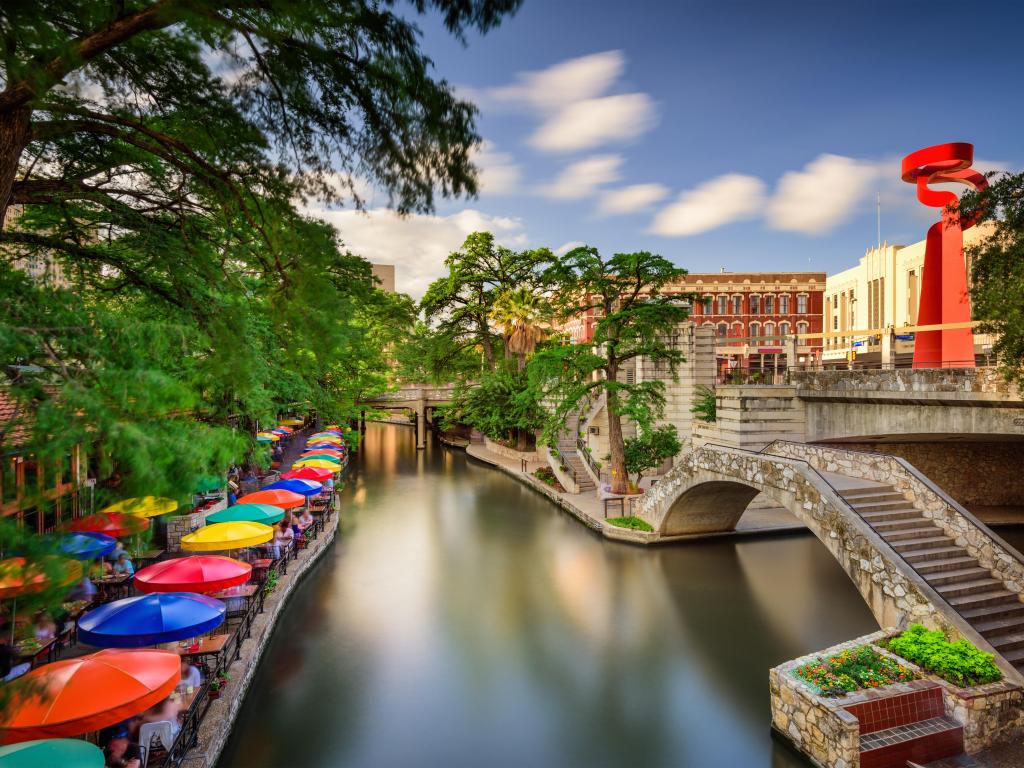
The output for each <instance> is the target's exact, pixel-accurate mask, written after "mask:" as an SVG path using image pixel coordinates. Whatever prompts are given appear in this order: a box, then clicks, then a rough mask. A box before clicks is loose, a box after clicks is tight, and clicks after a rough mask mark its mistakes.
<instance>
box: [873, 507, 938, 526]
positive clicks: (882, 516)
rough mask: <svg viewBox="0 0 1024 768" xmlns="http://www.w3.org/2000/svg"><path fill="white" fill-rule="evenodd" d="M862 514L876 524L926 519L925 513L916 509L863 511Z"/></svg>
mask: <svg viewBox="0 0 1024 768" xmlns="http://www.w3.org/2000/svg"><path fill="white" fill-rule="evenodd" d="M860 516H861V517H862V518H864V519H865V520H867V521H868V522H869V523H871V524H872V525H874V524H875V523H876V522H877V523H886V522H894V521H896V520H925V519H927V518H925V516H924V515H922V514H921V513H920V512H918V511H917V510H916V509H902V510H899V511H896V512H861V513H860Z"/></svg>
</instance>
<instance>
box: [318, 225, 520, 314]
mask: <svg viewBox="0 0 1024 768" xmlns="http://www.w3.org/2000/svg"><path fill="white" fill-rule="evenodd" d="M308 212H309V213H310V214H311V215H313V216H317V217H319V218H321V219H324V220H325V221H327V222H329V223H330V224H332V225H333V226H334V227H335V228H336V229H337V230H338V231H339V232H340V233H341V238H342V240H343V241H344V242H345V245H346V246H347V247H348V248H349V249H350V250H351V251H352V252H353V253H356V254H358V255H360V256H362V257H364V258H366V259H369V260H370V261H371V262H374V263H378V264H394V265H395V281H396V283H397V286H396V287H397V290H399V291H402V292H404V293H408V294H410V295H411V296H412V297H413V298H416V299H419V298H420V297H421V296H422V295H423V292H424V291H426V289H427V286H428V285H430V283H431V282H433V281H434V280H436V279H437V278H438V277H441V276H442V275H443V274H444V273H445V268H444V260H445V258H446V257H447V256H448V254H449V253H451V252H452V251H454V250H457V249H458V248H459V246H461V245H462V241H463V240H465V239H466V236H467V235H468V234H470V233H471V232H478V231H488V232H493V233H494V235H495V237H496V238H497V239H498V240H500V241H501V243H502V244H504V245H507V246H510V247H523V246H525V245H526V243H527V239H526V234H525V233H524V232H523V225H522V222H521V221H520V220H519V219H514V218H507V217H502V216H489V215H488V214H486V213H482V212H481V211H477V210H474V209H469V208H468V209H466V210H462V211H459V212H458V213H453V214H451V215H449V216H432V215H425V214H410V215H408V216H399V215H398V214H397V213H396V212H395V211H393V210H391V209H388V208H374V209H373V210H368V211H365V212H360V211H353V210H342V211H338V210H326V209H322V208H321V209H313V210H309V211H308Z"/></svg>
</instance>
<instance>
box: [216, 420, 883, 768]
mask: <svg viewBox="0 0 1024 768" xmlns="http://www.w3.org/2000/svg"><path fill="white" fill-rule="evenodd" d="M344 508H345V509H344V513H343V529H342V533H341V537H340V539H339V541H338V543H337V545H336V546H335V547H334V549H333V550H332V551H331V552H330V553H328V555H327V556H326V558H325V561H324V562H323V563H322V564H321V565H319V566H318V567H317V568H316V569H315V571H314V572H313V573H312V574H311V577H310V578H309V579H307V581H306V582H305V584H304V585H303V586H302V588H301V589H300V590H299V591H298V592H297V594H296V596H295V597H294V598H293V600H292V602H291V604H290V605H289V607H288V608H287V609H286V611H285V613H284V615H283V620H282V626H281V627H280V628H279V629H278V631H277V633H276V634H275V636H274V640H273V641H272V643H271V646H270V647H269V649H268V655H267V657H266V660H265V662H264V664H263V665H262V666H261V668H260V670H259V672H258V674H257V679H256V681H255V683H254V687H253V689H252V692H251V693H250V696H249V698H248V699H247V700H246V702H245V705H244V706H243V709H242V712H241V716H240V719H239V723H238V726H237V727H236V730H235V734H234V737H233V739H232V741H231V743H230V744H229V747H228V749H227V750H226V752H225V754H224V757H223V759H222V761H221V765H222V766H225V768H226V767H228V766H246V767H247V768H248V767H249V766H253V767H258V766H304V767H306V766H308V767H311V768H315V767H317V766H325V767H326V766H350V765H351V766H406V765H429V766H433V765H446V766H463V765H475V766H477V765H487V766H505V765H508V766H526V765H528V766H570V765H581V764H587V765H595V766H626V765H628V766H641V765H644V766H647V765H649V766H662V765H666V766H667V765H673V766H694V767H696V768H702V767H703V766H741V765H742V766H766V767H767V766H772V767H773V768H790V767H795V766H802V765H804V763H802V762H801V761H800V760H799V758H798V757H796V756H795V755H794V754H793V753H791V752H790V751H789V750H788V749H787V748H785V747H784V746H783V745H781V744H777V743H776V742H775V741H774V740H773V739H772V738H771V737H770V736H769V729H768V722H769V720H768V686H767V669H768V668H769V667H770V666H772V665H774V664H777V663H778V662H779V661H781V660H784V659H787V658H791V657H793V656H796V655H799V654H801V653H805V652H807V651H809V650H813V649H815V648H820V647H824V646H825V645H827V644H830V643H833V642H838V641H840V640H844V639H847V638H849V637H853V636H855V635H857V634H860V633H864V632H867V631H870V630H872V629H873V628H874V627H875V624H874V622H873V620H872V618H871V615H870V613H869V612H868V610H867V608H866V606H865V605H864V604H863V602H862V601H861V599H860V597H859V596H858V594H857V592H856V591H855V590H854V588H853V586H852V584H850V583H849V581H848V580H847V578H846V576H845V574H843V572H842V571H841V570H840V568H839V566H838V565H837V564H836V563H835V562H834V561H833V560H832V558H831V556H830V555H829V554H828V552H827V551H826V550H825V548H824V547H823V546H822V545H821V544H820V543H818V542H817V541H816V540H815V539H813V538H810V537H806V536H798V537H792V538H781V539H770V540H742V541H741V540H736V541H724V540H723V541H713V542H708V543H703V544H699V545H691V546H685V547H671V548H660V549H653V550H643V549H638V548H633V547H627V546H622V545H614V544H610V543H607V542H605V541H604V540H603V539H601V538H600V537H598V536H595V535H594V534H592V533H590V532H588V531H586V530H585V529H583V528H582V527H581V526H580V525H579V524H578V523H576V522H575V521H573V520H571V519H569V518H568V517H567V516H565V515H563V514H561V513H559V512H558V511H556V510H555V509H554V508H553V507H552V506H551V505H550V504H549V503H548V502H547V501H546V500H545V499H543V498H542V497H540V496H539V495H537V494H535V493H533V492H531V491H529V490H528V489H526V488H524V487H522V486H521V485H519V484H518V483H516V482H514V481H513V480H511V479H510V478H508V477H506V476H504V475H503V474H501V473H498V472H495V471H493V470H491V469H489V468H487V467H484V466H480V465H478V464H476V463H475V462H473V461H472V460H470V459H468V458H467V457H466V456H465V455H464V454H461V453H453V452H450V451H447V450H445V449H443V448H440V447H439V446H431V447H430V448H428V450H427V451H425V452H424V451H420V452H418V453H417V452H416V451H415V450H414V447H413V443H412V433H411V430H409V429H407V428H404V427H399V426H385V425H371V426H370V427H369V429H368V433H367V439H366V442H365V445H364V449H363V451H362V453H361V454H360V455H359V456H358V458H357V460H356V461H354V463H353V471H352V476H351V479H350V482H349V484H348V487H347V488H346V490H345V492H344Z"/></svg>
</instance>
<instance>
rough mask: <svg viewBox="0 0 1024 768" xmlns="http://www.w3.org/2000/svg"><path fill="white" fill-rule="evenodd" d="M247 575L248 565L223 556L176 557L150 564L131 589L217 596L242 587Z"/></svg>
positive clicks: (138, 573)
mask: <svg viewBox="0 0 1024 768" xmlns="http://www.w3.org/2000/svg"><path fill="white" fill-rule="evenodd" d="M278 512H280V510H278ZM281 514H284V513H283V512H281ZM251 575H252V566H251V565H249V563H243V562H242V561H241V560H235V559H234V558H231V557H224V556H223V555H195V556H194V557H176V558H175V559H173V560H164V561H163V562H160V563H153V565H149V566H146V567H145V568H143V569H141V570H139V571H138V572H136V574H135V588H136V589H137V590H139V591H140V592H147V593H149V592H219V591H220V590H222V589H227V588H228V587H234V586H237V585H238V584H245V582H247V581H248V580H249V577H250V576H251Z"/></svg>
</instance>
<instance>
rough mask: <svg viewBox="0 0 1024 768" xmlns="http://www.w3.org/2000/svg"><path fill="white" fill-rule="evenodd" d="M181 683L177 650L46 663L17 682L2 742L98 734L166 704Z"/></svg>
mask: <svg viewBox="0 0 1024 768" xmlns="http://www.w3.org/2000/svg"><path fill="white" fill-rule="evenodd" d="M180 680H181V659H180V658H179V656H178V654H176V653H174V652H173V651H155V650H145V651H142V650H131V651H124V650H103V651H99V652H98V653H92V654H89V655H88V656H80V657H78V658H76V659H65V660H64V661H56V662H54V663H53V664H44V665H43V666H41V667H37V668H35V669H33V670H32V671H31V672H29V673H28V674H26V675H24V676H22V677H21V678H19V680H18V682H16V683H15V684H14V685H15V686H16V687H14V688H13V689H12V701H11V703H10V705H9V706H7V707H5V708H4V709H3V711H2V712H0V741H3V742H4V743H6V744H10V743H13V742H18V741H27V740H29V739H41V738H47V737H54V736H79V735H81V734H83V733H90V732H92V731H98V730H100V729H101V728H106V727H107V726H108V725H114V724H115V723H119V722H121V721H122V720H125V719H126V718H129V717H131V716H133V715H137V714H139V713H140V712H145V711H146V710H147V709H149V708H150V707H152V706H153V705H154V704H157V703H158V702H160V701H163V700H164V699H166V698H167V697H168V696H169V695H170V694H171V691H173V690H174V687H175V686H176V685H177V684H178V682H179V681H180ZM19 683H20V684H19ZM40 691H41V692H42V695H39V694H40ZM58 765H59V763H58Z"/></svg>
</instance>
